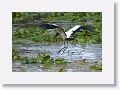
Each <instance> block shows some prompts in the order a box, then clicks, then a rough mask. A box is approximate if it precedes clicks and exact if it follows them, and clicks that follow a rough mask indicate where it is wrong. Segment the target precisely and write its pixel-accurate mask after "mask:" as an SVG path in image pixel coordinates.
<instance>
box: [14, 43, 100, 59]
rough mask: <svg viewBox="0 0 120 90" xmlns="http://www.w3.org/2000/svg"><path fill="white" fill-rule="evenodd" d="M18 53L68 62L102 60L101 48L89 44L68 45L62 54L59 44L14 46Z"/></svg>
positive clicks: (24, 55) (97, 45) (23, 55)
mask: <svg viewBox="0 0 120 90" xmlns="http://www.w3.org/2000/svg"><path fill="white" fill-rule="evenodd" d="M14 47H16V49H17V50H18V51H19V52H20V55H21V56H22V57H30V58H31V57H36V56H37V55H38V54H47V55H50V56H51V57H53V58H64V59H65V60H68V61H74V60H80V59H90V60H101V59H102V46H101V44H89V45H79V44H70V43H69V45H68V48H67V49H66V50H65V51H64V53H62V51H61V53H59V54H58V51H59V50H60V49H61V48H62V47H63V45H62V43H61V44H50V45H43V44H28V45H23V44H19V45H14Z"/></svg>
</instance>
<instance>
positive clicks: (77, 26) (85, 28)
mask: <svg viewBox="0 0 120 90" xmlns="http://www.w3.org/2000/svg"><path fill="white" fill-rule="evenodd" d="M81 29H83V30H87V31H88V32H91V31H92V30H93V29H94V28H93V26H89V25H85V26H80V25H76V26H74V27H73V28H71V29H70V30H69V31H67V32H65V33H66V34H67V38H69V37H70V36H71V35H73V34H75V33H76V32H78V31H80V30H81Z"/></svg>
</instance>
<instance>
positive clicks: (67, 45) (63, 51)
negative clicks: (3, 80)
mask: <svg viewBox="0 0 120 90" xmlns="http://www.w3.org/2000/svg"><path fill="white" fill-rule="evenodd" d="M67 48H68V41H67V46H65V48H64V50H63V52H62V54H63V53H64V52H65V50H66V49H67Z"/></svg>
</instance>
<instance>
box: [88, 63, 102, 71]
mask: <svg viewBox="0 0 120 90" xmlns="http://www.w3.org/2000/svg"><path fill="white" fill-rule="evenodd" d="M90 69H93V70H100V71H101V70H102V65H98V64H96V65H93V66H90Z"/></svg>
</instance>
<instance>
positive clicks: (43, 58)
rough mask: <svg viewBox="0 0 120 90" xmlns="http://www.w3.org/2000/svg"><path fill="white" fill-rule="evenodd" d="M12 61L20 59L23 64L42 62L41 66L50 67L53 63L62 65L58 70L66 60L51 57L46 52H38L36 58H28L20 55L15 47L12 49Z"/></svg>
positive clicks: (65, 63)
mask: <svg viewBox="0 0 120 90" xmlns="http://www.w3.org/2000/svg"><path fill="white" fill-rule="evenodd" d="M12 57H13V61H21V63H23V64H42V65H43V68H49V69H50V68H51V67H52V66H54V65H57V66H59V65H62V68H60V71H61V70H62V69H63V67H64V66H65V65H67V63H68V62H67V61H65V60H64V59H63V58H58V59H54V58H51V57H50V55H46V54H38V55H37V57H36V58H29V57H20V56H19V52H18V51H17V50H16V49H13V54H12Z"/></svg>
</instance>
